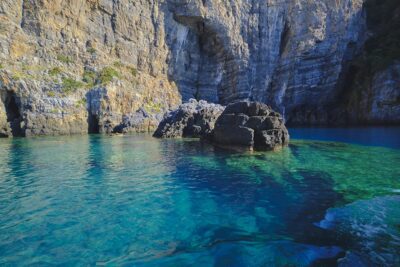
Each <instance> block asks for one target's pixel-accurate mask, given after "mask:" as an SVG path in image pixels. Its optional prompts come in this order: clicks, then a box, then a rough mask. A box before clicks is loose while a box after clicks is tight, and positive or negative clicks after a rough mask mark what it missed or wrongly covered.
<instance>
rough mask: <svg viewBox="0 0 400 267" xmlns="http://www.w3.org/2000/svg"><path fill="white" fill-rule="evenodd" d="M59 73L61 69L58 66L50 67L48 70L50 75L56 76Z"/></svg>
mask: <svg viewBox="0 0 400 267" xmlns="http://www.w3.org/2000/svg"><path fill="white" fill-rule="evenodd" d="M61 73H62V70H61V69H60V68H59V67H55V68H52V69H51V70H49V75H50V76H57V75H59V74H61Z"/></svg>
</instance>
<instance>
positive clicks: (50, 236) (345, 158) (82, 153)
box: [0, 128, 400, 266]
mask: <svg viewBox="0 0 400 267" xmlns="http://www.w3.org/2000/svg"><path fill="white" fill-rule="evenodd" d="M301 131H303V132H301ZM301 131H299V130H298V129H294V130H293V132H294V134H293V136H294V137H296V138H297V139H296V140H293V142H292V143H291V145H290V147H288V148H285V149H283V150H281V151H278V152H274V153H253V154H238V153H232V152H229V151H224V150H220V149H215V148H213V147H212V146H210V145H207V144H202V143H200V142H198V141H196V140H157V139H153V138H152V137H150V136H148V135H137V136H114V137H107V136H95V135H94V136H75V137H46V138H33V139H15V140H6V139H3V140H0V151H1V152H0V266H50V265H51V266H53V265H58V266H88V265H89V266H93V265H105V266H189V265H192V266H338V265H339V266H400V256H399V255H398V254H399V253H398V251H400V164H399V163H400V149H399V148H398V147H397V146H396V145H395V144H396V142H398V136H396V135H395V134H394V135H393V134H390V133H393V131H398V128H393V131H391V130H389V134H388V136H386V137H385V140H386V141H387V140H389V139H390V140H392V141H388V142H386V143H385V145H384V146H374V145H375V144H374V143H372V142H370V143H368V142H366V143H364V144H363V145H359V144H350V143H347V144H346V143H339V142H334V141H335V140H333V138H332V136H326V137H327V138H328V140H330V141H314V140H302V136H303V137H304V138H305V139H307V138H309V135H308V136H307V130H304V129H303V130H301ZM310 131H312V130H311V129H310ZM347 131H352V132H353V133H352V135H355V136H357V134H356V132H357V131H359V132H358V136H359V137H360V136H362V134H363V132H362V131H360V130H356V129H352V130H347ZM318 138H320V139H322V140H326V139H324V138H323V136H318ZM359 139H360V138H357V140H359ZM373 139H374V140H376V138H373ZM357 140H354V142H356V141H357ZM347 141H349V142H350V141H352V140H347Z"/></svg>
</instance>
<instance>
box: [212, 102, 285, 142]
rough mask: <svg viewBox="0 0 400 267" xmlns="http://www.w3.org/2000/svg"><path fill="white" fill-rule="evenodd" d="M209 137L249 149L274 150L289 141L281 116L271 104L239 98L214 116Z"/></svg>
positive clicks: (215, 140)
mask: <svg viewBox="0 0 400 267" xmlns="http://www.w3.org/2000/svg"><path fill="white" fill-rule="evenodd" d="M213 141H214V143H216V144H220V145H224V146H232V147H245V148H248V149H251V150H252V149H255V150H274V149H276V148H279V147H282V146H285V145H287V144H288V143H289V133H288V130H287V129H286V127H285V124H284V119H283V118H282V116H281V115H280V114H279V113H277V112H275V111H273V110H272V109H271V107H269V106H267V105H265V104H262V103H259V102H249V101H240V102H236V103H233V104H230V105H228V106H227V107H226V109H225V111H224V112H223V113H222V115H221V116H220V117H219V118H218V120H217V122H216V124H215V129H214V135H213Z"/></svg>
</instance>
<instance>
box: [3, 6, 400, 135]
mask: <svg viewBox="0 0 400 267" xmlns="http://www.w3.org/2000/svg"><path fill="white" fill-rule="evenodd" d="M366 30H367V25H366V15H365V9H364V7H363V0H337V1H331V0H319V1H311V0H310V1H308V0H307V1H286V0H285V1H284V0H268V1H254V0H240V1H238V0H227V1H214V0H135V1H132V0H67V1H65V0H64V1H63V0H18V1H15V0H2V1H1V2H0V60H1V65H0V69H1V70H0V99H1V100H0V134H1V135H3V136H9V135H28V136H29V135H40V134H69V133H87V132H112V131H115V130H116V128H118V127H119V126H120V125H121V124H124V125H129V127H128V128H129V129H125V130H124V131H129V130H132V131H146V130H149V129H150V130H151V129H153V128H154V126H155V125H156V124H157V121H158V119H159V118H160V117H161V116H160V115H159V114H162V113H163V112H165V111H166V110H167V109H170V108H172V107H175V106H177V105H178V104H179V103H180V102H181V101H182V100H183V101H186V100H188V99H189V98H193V97H194V98H197V99H205V100H207V101H213V102H219V103H222V104H227V103H229V102H231V101H234V100H237V99H250V100H257V101H262V102H268V103H269V104H270V105H272V106H273V107H274V108H275V109H277V110H278V111H280V112H281V113H283V114H284V116H285V117H286V119H287V120H288V122H289V123H292V124H324V123H328V122H340V118H341V117H346V118H347V117H351V116H349V114H353V113H354V112H356V113H357V114H361V113H362V114H364V115H363V121H365V122H366V123H371V122H377V123H379V122H385V121H387V118H388V117H389V118H390V119H391V120H394V121H397V122H398V120H399V116H398V115H396V117H394V116H393V115H390V114H391V113H392V111H393V109H395V110H398V105H399V103H398V102H396V101H393V97H394V99H397V97H398V91H399V90H398V88H399V85H398V82H397V81H396V78H395V77H396V75H394V76H393V73H395V72H396V69H397V70H398V68H397V67H396V66H397V65H395V66H392V67H390V69H388V70H386V71H385V70H383V72H381V73H379V74H377V76H376V77H373V80H374V84H375V85H374V86H375V87H376V88H377V89H376V90H375V89H371V90H372V94H371V93H369V94H368V95H367V96H365V97H367V98H365V97H364V96H363V97H362V99H361V100H360V103H363V101H364V102H365V103H367V104H365V105H358V106H359V107H357V108H358V110H357V111H354V110H349V109H344V108H338V106H340V105H339V104H341V103H342V102H343V103H344V102H346V101H347V102H346V103H348V102H349V101H348V99H346V101H344V100H343V99H342V98H343V86H344V85H343V84H346V83H343V80H345V77H346V76H347V75H345V74H346V71H348V67H347V66H348V65H349V64H348V62H349V61H351V59H352V58H353V57H354V56H355V55H356V53H357V52H358V51H359V50H360V49H361V48H362V46H363V43H364V41H365V39H366V38H367V37H368V36H367V34H366V33H367V31H366ZM386 78H389V79H388V80H386ZM382 85H383V86H384V88H382ZM375 87H373V88H375ZM389 87H390V88H392V89H385V88H389ZM389 91H390V92H391V93H388V92H389ZM375 95H376V97H375ZM387 98H390V99H387ZM339 101H340V102H339ZM388 101H389V102H390V101H392V102H391V103H392V104H391V110H389V111H388V106H387V104H385V103H388ZM378 102H379V103H380V104H378ZM338 103H339V104H338ZM374 103H375V104H374ZM382 103H383V104H382ZM338 110H339V111H340V112H342V113H344V115H343V116H337V115H335V114H339V113H340V112H339V111H338ZM342 113H340V114H342ZM138 114H139V115H138ZM143 114H146V116H142V115H143ZM382 114H387V115H382ZM396 114H398V113H396ZM138 116H139V117H140V118H141V119H133V120H132V121H130V122H128V123H127V122H126V120H127V118H138ZM353 117H354V119H353V120H352V121H354V122H357V121H358V120H359V118H357V116H353ZM364 118H365V119H364Z"/></svg>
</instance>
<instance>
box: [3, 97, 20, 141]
mask: <svg viewBox="0 0 400 267" xmlns="http://www.w3.org/2000/svg"><path fill="white" fill-rule="evenodd" d="M17 102H18V99H17V98H16V96H15V94H14V93H12V92H8V93H7V97H6V101H5V107H6V113H7V122H8V123H9V124H10V128H11V133H12V135H13V136H24V132H23V129H22V127H21V122H22V116H21V113H20V111H19V107H18V104H17Z"/></svg>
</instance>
